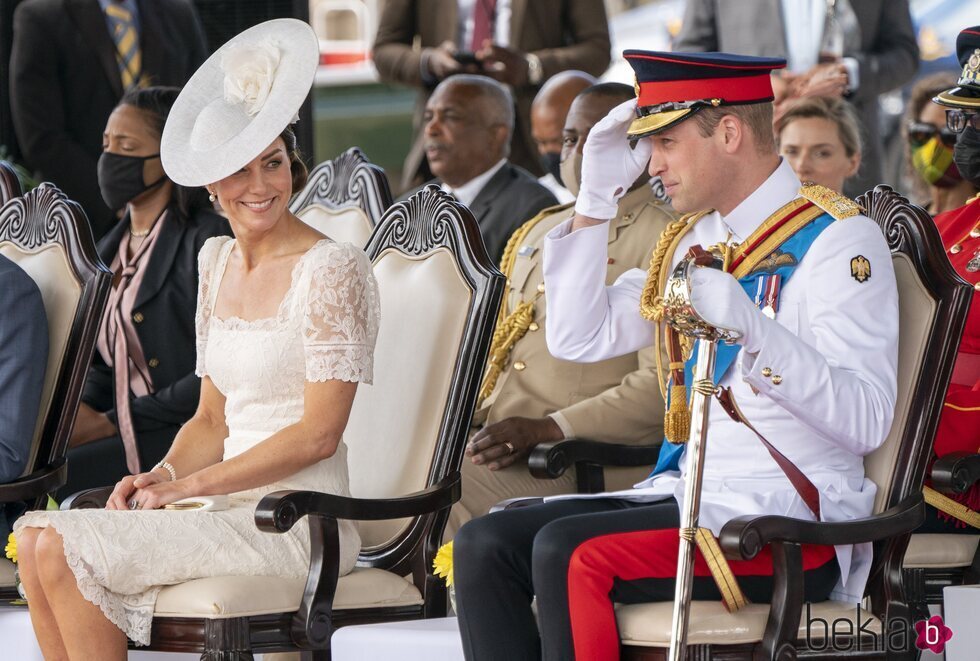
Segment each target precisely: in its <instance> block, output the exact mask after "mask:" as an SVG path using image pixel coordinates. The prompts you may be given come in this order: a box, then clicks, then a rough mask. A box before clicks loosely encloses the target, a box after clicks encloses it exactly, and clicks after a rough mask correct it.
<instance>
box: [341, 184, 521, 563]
mask: <svg viewBox="0 0 980 661" xmlns="http://www.w3.org/2000/svg"><path fill="white" fill-rule="evenodd" d="M464 221H465V222H464ZM367 253H368V256H369V257H370V258H371V260H372V262H373V263H374V272H375V276H376V277H377V279H378V285H379V289H380V294H381V327H380V332H379V335H378V343H377V348H376V349H375V367H374V373H375V381H374V384H373V385H371V386H361V387H360V388H358V393H357V398H356V399H355V401H354V407H353V410H352V412H351V417H350V421H349V422H348V425H347V430H346V432H345V434H344V439H345V442H346V443H347V445H348V447H349V453H348V462H349V465H350V476H351V493H352V495H354V496H355V497H360V498H391V497H395V496H399V495H404V494H407V493H411V492H414V491H418V490H421V489H425V488H426V487H429V486H431V485H433V484H436V483H437V482H439V481H440V480H441V479H443V478H445V477H446V476H448V475H449V474H450V473H451V472H453V471H457V470H459V468H460V464H461V462H462V453H463V447H464V445H465V443H466V440H467V434H468V432H469V425H470V420H471V418H472V414H473V407H474V404H475V397H476V393H477V389H478V387H479V377H480V373H481V371H482V366H483V365H484V363H485V360H486V355H487V351H488V350H489V340H490V336H491V333H492V325H493V322H494V318H495V315H496V311H497V306H498V305H499V301H500V296H501V293H502V290H503V276H502V275H501V274H500V273H499V272H498V271H497V269H496V268H495V267H494V266H493V264H492V263H491V261H490V259H489V257H488V256H487V254H486V251H485V249H484V248H483V243H482V241H481V239H480V236H479V228H478V226H477V224H476V221H475V220H474V219H473V217H472V215H471V214H470V212H469V210H468V209H466V207H464V206H463V205H461V204H459V203H457V202H456V201H455V200H454V199H453V198H452V197H451V196H449V195H447V194H445V193H443V192H442V191H440V190H439V189H438V188H437V187H435V186H428V187H426V188H425V189H424V190H422V191H420V192H418V193H416V194H415V195H413V196H412V197H410V198H409V199H408V200H406V201H403V202H399V203H398V204H396V205H394V206H393V207H391V208H390V209H389V210H388V212H387V213H386V214H385V215H384V218H382V220H381V222H380V224H379V225H378V227H377V228H376V229H375V232H374V234H373V235H372V236H371V240H370V242H369V243H368V246H367ZM445 515H446V512H443V513H442V514H441V515H440V516H441V517H442V521H441V522H438V525H435V524H436V523H437V522H436V521H434V519H433V515H426V516H422V517H417V518H414V519H407V520H406V519H402V520H396V521H372V522H361V524H360V531H361V538H362V545H363V548H362V553H361V560H362V564H368V565H371V566H376V567H381V568H384V569H390V570H392V571H399V570H400V569H401V568H402V567H403V566H404V565H403V562H404V561H405V559H406V558H407V557H408V556H409V555H410V554H411V552H412V549H414V548H416V547H417V546H418V540H419V539H420V538H421V537H422V536H424V535H426V534H430V536H431V538H430V539H428V540H427V542H428V543H427V546H430V547H431V546H432V545H437V544H438V542H439V537H441V535H442V529H443V527H444V524H445ZM430 550H431V551H434V547H432V548H431V549H430Z"/></svg>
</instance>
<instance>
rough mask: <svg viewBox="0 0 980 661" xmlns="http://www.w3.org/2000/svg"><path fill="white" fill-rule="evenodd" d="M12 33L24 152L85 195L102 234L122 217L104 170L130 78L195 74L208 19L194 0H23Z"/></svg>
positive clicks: (14, 96)
mask: <svg viewBox="0 0 980 661" xmlns="http://www.w3.org/2000/svg"><path fill="white" fill-rule="evenodd" d="M110 30H111V32H110ZM13 34H14V38H13V44H12V47H11V56H10V70H11V76H10V98H11V114H12V116H13V120H14V129H15V130H16V133H17V141H18V143H19V144H20V147H21V150H22V151H23V153H24V158H25V160H26V161H27V162H28V164H29V165H30V166H31V167H32V168H33V169H35V170H37V171H39V173H40V176H41V178H42V179H44V180H45V181H51V182H53V183H54V184H55V185H57V186H58V187H59V188H61V189H62V190H63V191H64V192H65V194H66V195H67V196H68V197H69V198H71V199H73V200H75V201H77V202H78V203H79V204H81V205H82V208H83V209H85V213H86V215H87V216H88V218H89V223H90V224H91V226H92V232H93V234H94V235H95V238H96V240H98V239H99V238H100V237H101V236H102V235H104V234H105V233H106V232H107V231H108V230H109V228H110V227H111V226H112V224H113V222H115V220H116V219H115V218H114V216H113V214H112V211H110V210H109V208H108V207H106V205H105V203H104V202H103V200H102V196H101V194H100V193H99V184H98V180H97V177H96V163H97V162H98V159H99V155H100V154H101V153H102V132H103V131H104V130H105V125H106V120H107V119H108V118H109V113H111V112H112V109H113V108H114V107H115V106H116V104H117V103H118V102H119V99H121V98H122V95H123V93H124V92H125V91H126V90H127V89H128V88H129V87H132V86H145V85H176V86H181V85H183V84H184V83H185V82H187V79H188V78H190V76H191V74H193V73H194V71H195V70H197V67H198V65H200V64H201V63H202V62H203V61H204V60H205V58H206V57H207V46H206V43H205V39H204V31H203V29H202V27H201V23H200V20H199V18H198V16H197V13H196V12H195V11H194V7H193V5H192V4H191V2H190V0H122V1H119V0H25V2H23V3H21V4H20V5H19V6H18V7H17V10H16V11H15V12H14V32H13Z"/></svg>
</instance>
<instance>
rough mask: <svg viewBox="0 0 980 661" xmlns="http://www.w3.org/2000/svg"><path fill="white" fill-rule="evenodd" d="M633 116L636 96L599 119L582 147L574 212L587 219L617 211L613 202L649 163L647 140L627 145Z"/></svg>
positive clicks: (627, 188) (601, 217) (602, 218)
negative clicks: (578, 187) (578, 188)
mask: <svg viewBox="0 0 980 661" xmlns="http://www.w3.org/2000/svg"><path fill="white" fill-rule="evenodd" d="M635 118H636V99H631V100H629V101H626V102H624V103H621V104H620V105H618V106H616V107H615V108H613V109H612V110H610V111H609V114H608V115H606V116H605V117H603V118H602V119H600V120H599V121H598V122H597V123H596V125H595V126H593V127H592V130H591V131H589V135H588V137H587V138H586V140H585V147H584V148H583V149H582V183H581V186H580V190H579V194H578V197H577V198H576V200H575V211H576V212H577V213H578V214H580V215H582V216H588V217H589V218H595V219H597V220H608V219H610V218H614V217H615V216H616V213H617V207H616V203H617V202H618V201H619V198H621V197H622V196H623V195H625V194H626V191H627V190H629V187H630V186H632V185H633V182H634V181H636V180H637V178H638V177H639V176H640V175H641V174H643V171H644V170H645V169H646V167H647V163H649V162H650V141H649V140H639V141H638V142H637V143H636V147H635V148H634V149H631V148H630V144H629V141H628V140H627V137H626V130H627V129H628V128H629V125H630V123H631V122H632V121H633V120H634V119H635Z"/></svg>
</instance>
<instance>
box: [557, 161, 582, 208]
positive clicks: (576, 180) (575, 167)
mask: <svg viewBox="0 0 980 661" xmlns="http://www.w3.org/2000/svg"><path fill="white" fill-rule="evenodd" d="M559 169H560V171H561V181H562V183H563V184H564V185H565V188H567V189H568V192H569V193H571V194H572V195H574V196H575V197H578V191H579V186H580V185H581V182H582V154H581V153H579V152H578V151H573V152H572V155H571V156H569V157H568V158H566V159H565V160H564V161H562V162H561V165H560V168H559Z"/></svg>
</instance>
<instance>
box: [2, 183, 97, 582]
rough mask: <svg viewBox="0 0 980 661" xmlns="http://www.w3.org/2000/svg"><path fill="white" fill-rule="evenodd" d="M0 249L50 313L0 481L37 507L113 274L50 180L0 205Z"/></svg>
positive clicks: (59, 454)
mask: <svg viewBox="0 0 980 661" xmlns="http://www.w3.org/2000/svg"><path fill="white" fill-rule="evenodd" d="M5 180H6V168H0V182H3V183H0V188H2V187H3V186H5V185H6V183H8V182H6V181H5ZM15 181H16V177H15ZM18 186H19V184H18ZM0 253H2V254H3V255H4V256H5V257H7V258H8V259H11V260H13V261H14V262H16V263H17V264H18V265H19V266H20V267H21V268H22V269H24V271H26V272H27V274H28V275H30V276H31V278H33V279H34V281H35V282H36V283H37V285H38V287H39V288H40V290H41V296H42V298H43V299H44V310H45V312H46V314H47V318H48V362H47V368H46V372H45V376H44V387H43V391H42V395H41V397H42V399H41V406H40V410H39V412H38V420H37V424H36V425H35V427H34V439H33V442H32V444H31V453H30V456H29V458H28V462H27V468H26V469H25V470H24V473H23V475H22V476H21V477H20V478H18V479H17V480H15V481H13V482H8V483H7V484H0V503H11V502H27V503H28V505H29V506H30V507H43V506H44V504H45V503H46V501H47V494H48V493H50V492H52V491H54V490H56V489H57V488H58V487H60V486H62V485H63V484H64V483H65V476H66V466H65V451H66V449H67V447H68V436H69V434H70V433H71V428H72V424H73V423H74V421H75V412H76V411H77V409H78V402H79V400H80V399H81V396H82V386H83V385H84V384H85V375H86V374H87V372H88V366H89V363H90V362H91V360H92V352H93V351H94V350H95V335H96V333H97V332H98V329H99V322H100V321H101V319H102V310H103V308H104V306H105V301H106V297H107V296H108V295H109V284H110V280H111V277H112V274H111V273H110V272H109V269H107V268H106V267H105V265H104V264H102V261H101V260H100V259H99V256H98V254H97V253H96V252H95V244H94V242H93V240H92V232H91V230H90V229H89V224H88V219H87V218H86V217H85V213H84V212H83V211H82V208H81V207H80V206H79V205H78V204H76V203H75V202H71V201H69V200H68V199H66V198H65V196H64V194H62V192H61V191H60V190H58V189H57V188H55V187H54V186H52V185H51V184H41V185H40V186H39V187H38V188H35V189H34V190H32V191H30V192H28V193H27V194H25V195H24V196H23V197H14V198H13V199H12V200H11V201H9V202H7V203H6V204H5V205H4V206H3V208H2V209H0ZM0 314H15V312H11V311H9V310H4V311H0ZM4 542H6V540H4ZM15 597H16V590H14V581H13V566H12V565H11V563H10V562H9V561H8V560H6V559H5V558H4V559H0V599H8V598H15Z"/></svg>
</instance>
